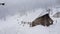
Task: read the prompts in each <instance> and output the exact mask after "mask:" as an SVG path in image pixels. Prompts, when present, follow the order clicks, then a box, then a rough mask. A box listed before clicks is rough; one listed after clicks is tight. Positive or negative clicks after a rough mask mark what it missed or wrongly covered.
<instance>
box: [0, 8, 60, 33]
mask: <svg viewBox="0 0 60 34" xmlns="http://www.w3.org/2000/svg"><path fill="white" fill-rule="evenodd" d="M43 11H44V10H41V9H38V10H35V12H32V13H27V15H24V16H20V15H19V14H16V15H14V16H7V17H6V21H3V20H0V34H60V18H53V17H52V16H51V15H50V16H51V18H52V19H53V20H54V24H53V25H51V26H49V27H44V26H42V25H37V26H35V27H29V25H28V24H25V25H24V26H23V24H21V21H26V22H31V21H33V20H34V19H35V18H37V17H39V16H42V15H44V13H45V12H44V13H43ZM41 12H42V13H43V14H41ZM56 20H57V21H56Z"/></svg>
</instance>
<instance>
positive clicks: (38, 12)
mask: <svg viewBox="0 0 60 34" xmlns="http://www.w3.org/2000/svg"><path fill="white" fill-rule="evenodd" d="M47 13H48V12H46V11H45V9H38V10H35V12H32V13H30V14H28V15H27V16H25V17H24V18H23V21H24V22H32V21H34V20H35V19H36V18H38V17H40V16H43V15H45V14H47Z"/></svg>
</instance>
